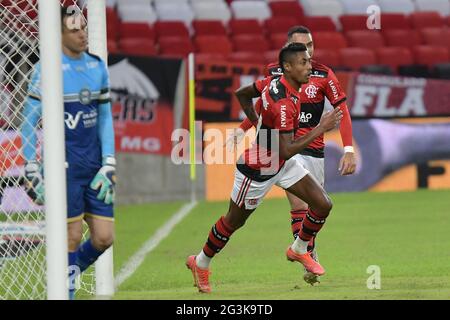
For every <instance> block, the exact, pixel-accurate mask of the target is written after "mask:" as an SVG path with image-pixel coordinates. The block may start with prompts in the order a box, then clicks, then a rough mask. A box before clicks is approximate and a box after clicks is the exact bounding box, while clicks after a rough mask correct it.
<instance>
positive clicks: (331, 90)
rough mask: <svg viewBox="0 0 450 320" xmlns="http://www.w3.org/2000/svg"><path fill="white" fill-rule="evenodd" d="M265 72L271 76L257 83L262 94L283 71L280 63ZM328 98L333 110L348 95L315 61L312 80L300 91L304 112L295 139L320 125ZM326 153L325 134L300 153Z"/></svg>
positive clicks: (269, 66) (270, 65) (327, 70)
mask: <svg viewBox="0 0 450 320" xmlns="http://www.w3.org/2000/svg"><path fill="white" fill-rule="evenodd" d="M266 70H267V72H268V73H269V75H270V76H268V77H266V78H264V79H261V80H258V81H256V82H255V84H254V85H255V88H256V90H257V91H259V92H262V91H263V89H264V87H266V86H267V85H268V83H269V82H270V81H271V79H273V78H274V77H279V72H280V71H281V68H280V67H279V65H278V64H275V63H272V64H269V65H268V66H267V67H266ZM325 98H327V99H328V100H329V101H330V103H331V104H332V105H333V107H337V106H338V105H340V104H341V103H342V102H344V101H345V100H346V95H345V92H344V90H342V88H341V86H340V84H339V81H338V80H337V78H336V75H335V74H334V72H333V70H331V69H330V68H329V67H327V66H326V65H323V64H321V63H318V62H317V61H314V60H313V61H312V74H311V77H310V80H309V82H308V83H307V84H304V85H302V88H301V92H300V100H301V110H300V118H299V124H298V130H296V132H295V137H296V138H298V137H300V136H303V135H305V134H306V133H308V132H309V131H311V130H312V129H313V128H314V127H315V126H317V125H318V124H319V122H320V118H321V117H322V113H323V110H324V107H325ZM323 151H324V141H323V135H321V136H320V137H318V138H316V139H315V140H314V141H313V142H312V143H311V144H310V145H309V146H308V148H306V149H304V150H303V151H302V152H300V153H302V154H307V155H313V156H317V157H323Z"/></svg>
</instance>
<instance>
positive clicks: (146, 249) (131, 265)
mask: <svg viewBox="0 0 450 320" xmlns="http://www.w3.org/2000/svg"><path fill="white" fill-rule="evenodd" d="M196 205H197V202H196V201H192V202H190V203H187V204H185V205H184V206H183V207H181V208H180V210H178V211H177V212H176V213H175V214H174V215H173V216H172V217H171V218H170V219H169V221H167V222H166V223H165V224H164V225H163V226H162V227H161V228H159V229H158V230H157V231H156V233H155V234H154V235H153V236H151V237H150V238H149V239H148V240H147V241H146V242H145V243H144V244H143V245H142V247H141V248H140V249H139V250H138V251H137V252H136V253H135V254H134V255H133V256H132V257H131V258H130V259H128V261H127V263H126V264H125V265H124V266H123V267H122V268H121V269H120V271H119V274H118V275H117V276H116V277H115V281H114V286H115V287H116V288H118V287H119V286H120V285H121V284H122V283H123V282H124V281H125V280H127V279H128V278H129V277H130V276H131V275H132V274H133V273H134V272H135V271H136V270H137V268H139V266H140V265H141V264H142V262H143V261H144V259H145V257H146V256H147V254H149V253H150V252H151V251H152V250H153V249H155V248H156V247H157V246H158V244H159V243H160V242H161V241H162V240H163V239H164V238H165V237H167V236H168V235H169V234H170V232H171V231H172V229H173V228H174V227H175V226H176V225H177V224H178V223H179V222H180V221H181V220H183V218H184V217H185V216H187V215H188V214H189V212H191V210H192V209H194V207H195V206H196Z"/></svg>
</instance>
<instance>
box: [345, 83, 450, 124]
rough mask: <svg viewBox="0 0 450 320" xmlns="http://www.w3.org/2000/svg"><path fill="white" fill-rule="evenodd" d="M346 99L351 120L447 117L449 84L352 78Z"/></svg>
mask: <svg viewBox="0 0 450 320" xmlns="http://www.w3.org/2000/svg"><path fill="white" fill-rule="evenodd" d="M347 95H348V98H349V100H348V101H349V103H348V105H349V107H350V113H351V115H352V117H353V118H372V117H374V118H394V117H395V118H397V117H399V118H403V117H436V116H450V81H445V80H433V79H425V78H405V77H393V76H383V75H369V74H351V75H350V79H349V82H348V86H347Z"/></svg>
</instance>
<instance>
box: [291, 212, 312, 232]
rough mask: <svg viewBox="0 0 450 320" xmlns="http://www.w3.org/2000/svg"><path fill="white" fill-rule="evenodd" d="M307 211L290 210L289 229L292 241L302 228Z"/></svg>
mask: <svg viewBox="0 0 450 320" xmlns="http://www.w3.org/2000/svg"><path fill="white" fill-rule="evenodd" d="M307 212H308V210H291V228H292V235H293V236H294V239H297V237H298V233H299V231H300V229H301V227H302V221H303V219H305V216H306V213H307Z"/></svg>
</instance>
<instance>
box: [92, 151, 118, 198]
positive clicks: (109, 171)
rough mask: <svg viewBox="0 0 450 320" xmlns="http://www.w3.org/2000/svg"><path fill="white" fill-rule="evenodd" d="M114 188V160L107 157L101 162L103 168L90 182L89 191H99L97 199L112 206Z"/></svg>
mask: <svg viewBox="0 0 450 320" xmlns="http://www.w3.org/2000/svg"><path fill="white" fill-rule="evenodd" d="M115 186H116V159H114V158H113V157H107V158H105V159H104V160H103V166H102V167H101V168H100V170H99V171H98V172H97V174H96V175H95V177H94V179H93V180H92V182H91V185H90V187H91V189H94V190H99V189H100V190H99V192H98V195H97V199H98V200H103V201H104V202H105V203H106V204H113V203H114V198H115Z"/></svg>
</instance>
